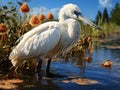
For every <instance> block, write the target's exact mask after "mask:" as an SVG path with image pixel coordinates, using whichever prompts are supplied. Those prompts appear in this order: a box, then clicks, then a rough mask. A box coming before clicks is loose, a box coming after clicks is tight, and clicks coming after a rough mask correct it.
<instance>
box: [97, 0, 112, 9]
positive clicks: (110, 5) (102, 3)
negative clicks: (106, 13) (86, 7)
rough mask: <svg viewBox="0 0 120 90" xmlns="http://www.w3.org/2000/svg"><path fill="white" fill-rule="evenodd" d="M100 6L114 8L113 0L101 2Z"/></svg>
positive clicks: (102, 0)
mask: <svg viewBox="0 0 120 90" xmlns="http://www.w3.org/2000/svg"><path fill="white" fill-rule="evenodd" d="M99 4H100V5H101V6H102V7H112V3H111V0H99Z"/></svg>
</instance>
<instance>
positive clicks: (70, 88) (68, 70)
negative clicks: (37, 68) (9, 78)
mask: <svg viewBox="0 0 120 90" xmlns="http://www.w3.org/2000/svg"><path fill="white" fill-rule="evenodd" d="M119 41H120V39H116V40H114V41H112V40H110V41H108V42H104V43H98V42H94V48H95V49H94V52H93V61H92V63H90V64H88V65H87V67H86V70H85V74H84V78H87V79H91V80H95V81H97V82H99V83H96V84H89V85H78V84H76V83H73V82H69V83H63V82H62V80H70V79H69V78H68V77H69V76H72V77H76V78H79V77H80V68H79V67H76V65H75V64H72V63H64V62H53V63H52V66H51V71H52V72H54V73H58V74H60V75H61V77H56V78H53V79H52V80H51V79H46V80H36V79H35V78H34V77H32V78H31V77H24V78H26V79H25V80H26V81H25V83H24V85H21V87H20V90H26V89H27V90H50V89H51V90H113V89H115V90H120V49H107V48H104V47H103V46H104V45H113V44H115V45H120V42H119ZM106 59H109V60H110V61H112V62H113V64H112V68H111V69H106V68H103V67H101V64H102V63H103V62H104V61H105V60H106Z"/></svg>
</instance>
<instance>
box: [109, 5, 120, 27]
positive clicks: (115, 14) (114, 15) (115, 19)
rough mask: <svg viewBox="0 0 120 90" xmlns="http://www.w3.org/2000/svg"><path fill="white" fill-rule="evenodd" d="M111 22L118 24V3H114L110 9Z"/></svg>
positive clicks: (119, 23) (119, 12)
mask: <svg viewBox="0 0 120 90" xmlns="http://www.w3.org/2000/svg"><path fill="white" fill-rule="evenodd" d="M110 21H111V22H113V23H116V24H117V25H120V4H119V3H116V5H115V7H114V9H113V10H112V11H111V19H110Z"/></svg>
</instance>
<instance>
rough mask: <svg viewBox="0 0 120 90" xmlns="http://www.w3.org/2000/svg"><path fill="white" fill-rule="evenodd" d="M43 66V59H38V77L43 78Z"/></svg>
mask: <svg viewBox="0 0 120 90" xmlns="http://www.w3.org/2000/svg"><path fill="white" fill-rule="evenodd" d="M41 67H42V59H41V58H39V60H38V66H37V74H38V78H41V77H42V72H41Z"/></svg>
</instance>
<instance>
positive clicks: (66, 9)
mask: <svg viewBox="0 0 120 90" xmlns="http://www.w3.org/2000/svg"><path fill="white" fill-rule="evenodd" d="M69 18H74V19H77V20H82V21H83V22H85V23H87V24H89V25H90V26H92V27H94V28H96V29H97V30H101V29H100V28H99V27H98V26H97V25H95V24H94V23H93V22H92V21H90V20H89V19H87V18H85V17H84V16H83V15H82V13H81V11H80V9H79V7H78V6H77V5H75V4H66V5H64V6H63V8H61V9H60V12H59V21H60V22H62V21H65V20H66V19H69Z"/></svg>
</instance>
